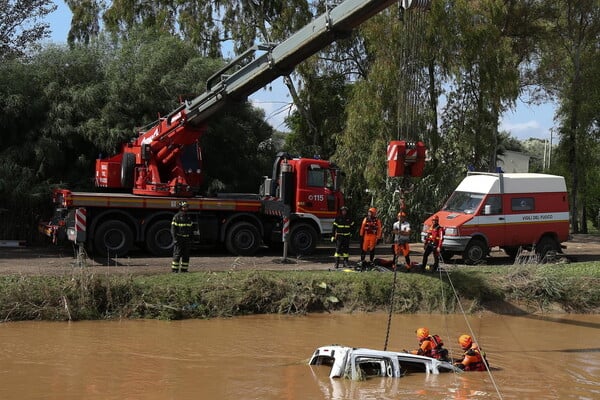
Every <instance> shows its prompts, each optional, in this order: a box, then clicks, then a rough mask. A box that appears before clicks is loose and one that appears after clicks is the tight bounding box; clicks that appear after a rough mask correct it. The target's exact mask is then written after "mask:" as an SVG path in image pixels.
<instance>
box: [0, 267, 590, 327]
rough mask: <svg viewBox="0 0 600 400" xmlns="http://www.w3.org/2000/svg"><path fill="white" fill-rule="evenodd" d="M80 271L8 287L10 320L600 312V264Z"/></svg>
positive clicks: (1, 312)
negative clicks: (424, 269) (434, 269)
mask: <svg viewBox="0 0 600 400" xmlns="http://www.w3.org/2000/svg"><path fill="white" fill-rule="evenodd" d="M77 271H78V272H74V273H73V274H72V275H70V276H63V277H39V276H38V277H25V276H4V277H0V318H1V319H2V320H3V321H15V320H84V319H118V318H157V319H185V318H214V317H230V316H237V315H249V314H270V313H277V314H304V313H310V312H348V313H351V312H356V311H366V312H371V311H382V310H383V311H388V310H389V309H390V306H393V311H394V312H395V313H422V312H424V313H434V312H435V313H437V312H442V313H455V312H460V310H461V309H465V310H467V312H475V311H482V310H493V311H495V312H498V305H499V304H518V307H516V306H515V307H513V309H514V310H515V312H523V311H524V310H527V312H531V311H535V312H545V311H548V310H553V311H556V310H562V311H564V312H578V313H596V312H598V310H599V309H600V293H599V290H598V289H597V288H598V287H600V264H599V263H575V264H553V265H538V266H529V265H528V266H514V267H488V266H481V267H467V268H456V269H452V270H450V271H449V273H448V275H445V274H443V275H439V274H415V273H408V274H407V273H398V274H397V275H396V281H395V284H394V274H393V273H380V272H362V273H344V272H333V271H293V272H276V271H230V272H198V273H189V274H177V275H175V274H170V273H167V274H161V275H151V276H97V275H94V274H93V273H90V272H87V271H86V270H85V269H82V270H77ZM392 293H393V297H392ZM392 298H393V303H391V301H392ZM459 301H460V304H459ZM459 305H460V306H462V307H459ZM504 309H506V307H504ZM504 312H505V311H504Z"/></svg>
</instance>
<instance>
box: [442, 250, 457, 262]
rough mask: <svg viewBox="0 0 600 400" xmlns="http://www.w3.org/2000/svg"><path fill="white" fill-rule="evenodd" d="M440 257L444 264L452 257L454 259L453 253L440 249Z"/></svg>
mask: <svg viewBox="0 0 600 400" xmlns="http://www.w3.org/2000/svg"><path fill="white" fill-rule="evenodd" d="M440 255H441V256H442V260H444V262H448V261H450V259H452V257H454V252H453V251H450V250H444V249H443V248H442V253H441V254H440Z"/></svg>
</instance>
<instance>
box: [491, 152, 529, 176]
mask: <svg viewBox="0 0 600 400" xmlns="http://www.w3.org/2000/svg"><path fill="white" fill-rule="evenodd" d="M529 158H530V156H529V155H527V154H525V153H521V152H518V151H510V150H506V151H505V152H504V154H503V155H499V156H498V161H497V162H496V166H497V167H499V168H502V172H507V173H510V172H529Z"/></svg>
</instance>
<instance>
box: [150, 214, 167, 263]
mask: <svg viewBox="0 0 600 400" xmlns="http://www.w3.org/2000/svg"><path fill="white" fill-rule="evenodd" d="M146 249H147V250H148V251H149V252H150V253H152V255H155V256H158V257H164V256H169V255H171V254H172V253H173V236H172V235H171V221H167V220H164V219H163V220H160V221H156V222H155V223H153V224H152V225H151V226H150V228H148V231H147V232H146Z"/></svg>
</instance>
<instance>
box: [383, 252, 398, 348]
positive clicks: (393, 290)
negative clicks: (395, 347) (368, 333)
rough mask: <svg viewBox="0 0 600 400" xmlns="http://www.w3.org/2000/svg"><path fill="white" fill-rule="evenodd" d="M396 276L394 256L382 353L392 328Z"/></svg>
mask: <svg viewBox="0 0 600 400" xmlns="http://www.w3.org/2000/svg"><path fill="white" fill-rule="evenodd" d="M397 276H398V268H396V257H395V256H394V282H393V283H392V292H391V294H390V312H389V313H388V322H387V330H386V332H385V344H384V345H383V351H386V350H387V346H388V339H389V338H390V327H391V326H392V313H393V311H394V297H395V295H396V278H397Z"/></svg>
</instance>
